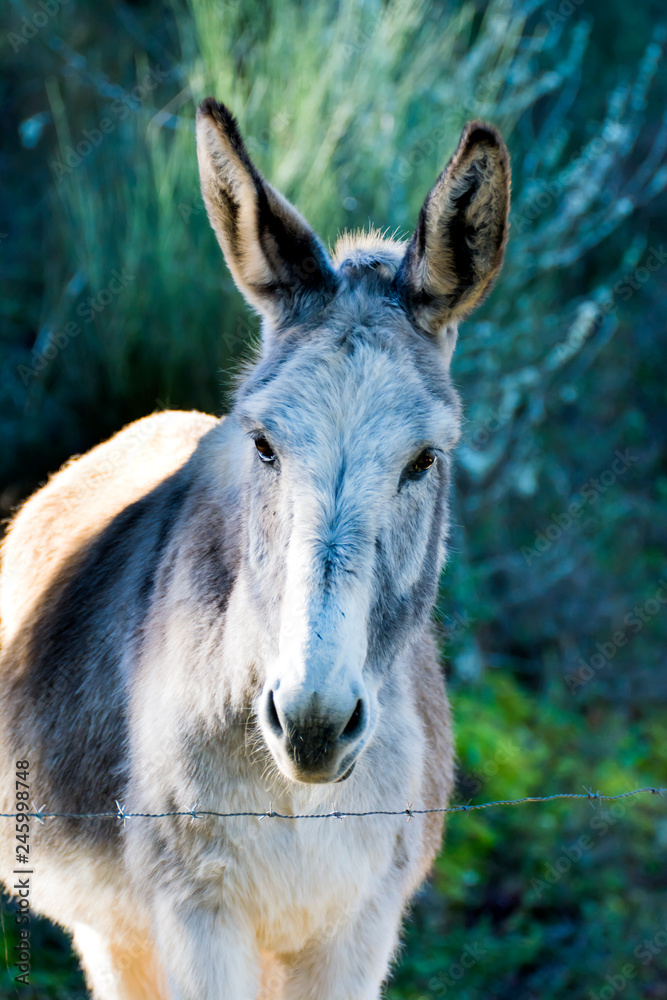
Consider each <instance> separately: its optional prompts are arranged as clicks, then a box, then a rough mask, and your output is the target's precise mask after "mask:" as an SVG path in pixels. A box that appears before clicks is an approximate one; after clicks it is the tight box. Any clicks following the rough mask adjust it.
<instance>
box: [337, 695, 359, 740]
mask: <svg viewBox="0 0 667 1000" xmlns="http://www.w3.org/2000/svg"><path fill="white" fill-rule="evenodd" d="M363 714H364V706H363V702H362V700H361V698H360V699H359V701H358V702H357V704H356V705H355V708H354V712H353V713H352V715H351V716H350V718H349V719H348V720H347V725H346V726H345V729H344V730H343V732H342V733H341V736H356V735H357V733H358V731H359V730H360V729H361V721H362V718H363Z"/></svg>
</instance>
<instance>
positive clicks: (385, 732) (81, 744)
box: [0, 99, 509, 1000]
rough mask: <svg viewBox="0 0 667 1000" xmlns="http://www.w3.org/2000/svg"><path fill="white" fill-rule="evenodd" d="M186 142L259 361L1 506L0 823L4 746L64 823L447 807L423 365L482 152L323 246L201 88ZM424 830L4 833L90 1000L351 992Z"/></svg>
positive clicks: (498, 201)
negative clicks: (374, 225)
mask: <svg viewBox="0 0 667 1000" xmlns="http://www.w3.org/2000/svg"><path fill="white" fill-rule="evenodd" d="M198 150H199V158H200V169H201V175H202V190H203V193H204V198H205V200H206V203H207V208H208V211H209V215H210V218H211V222H212V224H213V227H214V229H215V231H216V233H217V235H218V238H219V240H220V243H221V246H222V247H223V250H224V252H225V255H226V257H227V260H228V263H229V265H230V268H231V270H232V273H233V275H234V278H235V280H236V281H237V283H238V284H239V286H240V287H241V289H242V290H243V292H244V294H246V296H247V298H248V299H249V301H250V302H251V303H252V304H253V305H254V306H255V307H256V308H257V309H258V310H259V311H260V312H261V314H262V317H263V348H262V354H261V356H260V357H259V358H258V360H257V362H256V364H255V365H254V366H253V367H252V369H251V370H250V371H249V372H247V373H246V377H245V378H244V379H243V381H242V383H241V384H240V385H239V388H238V391H237V394H236V399H235V403H234V406H233V408H232V412H231V413H230V414H229V416H228V417H226V418H225V419H224V420H216V419H214V418H212V417H206V416H204V415H201V414H195V413H193V414H185V413H177V412H173V413H163V414H159V415H154V416H152V417H148V418H145V419H144V420H142V421H139V422H137V423H136V424H132V425H130V426H129V427H127V428H125V429H124V430H123V431H121V432H120V433H119V434H118V435H116V437H114V438H112V439H111V440H110V441H108V442H106V443H105V444H102V445H100V446H98V447H97V448H95V449H93V451H92V452H90V453H88V454H87V455H85V456H83V457H82V458H79V459H77V460H75V461H73V462H72V463H69V464H68V465H67V466H65V467H64V468H63V469H62V470H61V471H60V472H59V473H58V474H57V475H55V476H54V477H53V478H52V479H51V480H50V481H49V482H48V483H47V485H46V486H45V487H43V489H42V490H40V491H39V492H38V493H36V494H35V495H34V496H33V497H31V498H30V500H28V502H27V503H26V504H25V505H24V507H23V509H22V510H21V511H19V513H18V514H17V515H16V517H15V519H14V521H13V523H12V525H11V527H10V530H9V532H8V535H7V538H6V540H5V542H4V544H3V558H2V574H1V576H0V597H1V605H0V612H1V616H2V617H1V620H2V660H1V664H0V763H1V770H2V776H1V778H2V780H1V783H0V807H1V809H2V811H11V810H12V807H13V796H12V789H13V788H14V777H13V774H14V770H15V761H16V760H17V759H23V758H27V759H29V760H30V764H31V776H30V781H31V799H32V801H33V802H34V803H37V804H41V803H42V802H44V803H45V804H46V805H47V807H48V809H49V810H56V811H63V812H98V811H108V810H109V809H110V808H113V803H114V801H115V800H116V799H118V800H119V801H121V802H122V803H123V804H124V806H125V808H126V809H128V810H130V811H142V812H155V813H164V812H170V811H177V810H186V809H190V808H191V807H193V806H194V805H197V806H198V807H199V808H200V809H212V810H219V811H229V810H249V811H262V810H265V809H267V808H268V806H269V804H271V803H272V804H273V807H274V809H276V810H277V811H281V812H290V811H292V812H300V813H302V812H311V811H322V810H328V809H330V808H331V807H332V806H333V805H336V806H337V807H338V808H339V809H341V810H369V809H371V810H372V809H402V808H404V807H405V803H406V800H407V801H410V802H413V803H414V804H417V803H418V804H419V805H423V806H435V805H444V804H445V802H446V800H447V797H448V795H449V792H450V789H451V785H452V773H453V750H452V738H451V728H450V722H449V711H448V705H447V700H446V697H445V693H444V689H443V681H442V676H441V671H440V667H439V664H438V657H437V652H436V650H435V646H434V643H433V639H432V637H431V634H430V627H429V615H430V612H431V608H432V606H433V601H434V598H435V593H436V587H437V581H438V576H439V573H440V569H441V567H442V565H443V563H444V560H445V556H446V543H447V534H448V493H449V479H450V464H451V460H450V452H451V449H452V448H453V446H454V445H455V443H456V440H457V437H458V433H459V421H460V415H459V403H458V399H457V396H456V393H455V391H454V389H453V387H452V384H451V380H450V376H449V360H450V357H451V352H452V350H453V347H454V343H455V339H456V322H457V320H458V318H460V316H461V315H462V314H463V313H464V312H466V311H469V309H470V308H471V307H472V305H473V304H474V303H475V302H476V301H477V300H478V299H479V298H480V297H481V296H482V295H483V293H484V291H485V289H486V288H487V286H488V284H489V282H490V281H491V280H492V279H493V277H494V276H495V273H496V271H497V270H498V268H499V266H500V257H501V256H502V246H503V245H504V240H505V232H506V217H507V204H508V191H509V172H508V166H507V158H506V151H505V150H504V146H503V144H502V140H501V139H500V137H499V136H498V135H497V133H496V132H495V131H494V130H492V129H490V128H489V127H486V126H482V125H481V124H480V123H475V124H474V127H473V126H470V127H469V128H468V129H467V130H466V131H465V133H464V136H463V137H462V143H461V145H460V146H459V149H458V150H457V153H456V154H455V157H454V158H453V160H452V162H451V163H450V165H449V166H448V168H447V169H446V171H445V172H444V173H443V175H442V176H441V178H440V179H439V180H438V182H437V184H436V187H435V188H434V192H432V193H431V195H430V196H429V198H428V199H427V201H426V203H425V207H424V209H423V210H422V216H421V217H420V225H419V227H418V230H417V233H416V234H415V237H414V239H413V240H412V241H411V242H410V243H409V244H407V245H406V244H402V243H400V242H396V241H392V240H384V239H382V238H381V237H380V236H379V234H377V233H369V234H357V235H355V236H346V237H344V238H343V239H342V240H340V241H339V244H338V246H337V248H336V251H335V253H334V255H333V257H332V258H330V257H329V255H328V254H327V253H326V251H325V250H324V249H323V247H322V245H321V244H320V242H319V241H318V240H317V237H315V235H314V234H313V233H312V231H311V230H310V229H309V227H308V226H307V224H306V223H305V222H304V220H303V219H301V217H300V216H299V215H298V213H297V212H296V211H295V210H294V209H293V208H292V206H290V205H289V204H288V203H287V202H285V201H284V199H282V198H281V196H280V195H278V194H277V192H275V191H274V190H273V189H272V188H271V187H270V185H268V184H267V182H266V181H264V180H263V178H261V176H260V175H259V173H258V171H257V170H256V168H255V167H254V165H253V164H252V163H251V162H250V160H249V158H248V156H247V153H246V151H245V148H244V146H243V142H242V140H241V137H240V134H239V133H238V129H237V127H236V124H235V122H234V120H233V118H232V117H231V115H230V114H229V112H228V111H227V110H226V109H225V108H224V107H223V106H222V105H218V104H216V102H214V101H212V100H211V99H209V100H208V101H206V102H204V104H203V105H202V108H201V109H200V114H199V119H198ZM452 220H453V221H452ZM438 233H439V234H440V240H441V242H440V244H439V243H438V239H437V238H436V235H434V234H438ZM457 234H459V235H460V234H463V236H462V238H463V239H464V240H465V242H466V245H465V247H463V248H462V247H460V246H457V245H455V242H456V241H455V237H456V235H457ZM485 241H486V242H485ZM499 248H500V249H499ZM456 261H459V262H461V261H463V262H464V264H465V274H463V273H459V274H457V273H455V272H452V271H451V268H452V267H453V264H454V263H455V262H456ZM438 283H439V284H438ZM258 435H259V436H263V437H265V438H266V439H267V440H268V442H269V444H270V446H271V447H272V448H273V449H274V453H275V456H276V457H275V458H274V459H273V460H272V461H266V462H263V461H262V460H261V458H260V455H259V454H258V451H257V450H256V447H255V443H254V440H253V436H254V437H257V436H258ZM260 444H261V447H262V448H264V444H262V443H261V442H260ZM424 449H431V450H432V453H433V454H432V456H431V457H434V462H433V465H432V467H431V468H425V469H424V470H423V471H422V472H417V471H416V469H415V466H414V462H415V460H416V459H417V457H418V456H420V455H422V453H423V452H424ZM265 450H266V449H265ZM267 454H268V452H267ZM429 454H430V453H429ZM429 460H430V459H429ZM427 464H428V463H427ZM441 834H442V819H441V818H439V817H437V816H432V817H428V818H423V819H419V820H417V821H415V822H413V823H411V824H409V825H408V826H406V825H405V822H404V821H402V822H401V820H400V819H395V818H391V817H383V818H369V819H367V820H358V821H353V820H350V821H347V822H345V823H342V824H341V823H333V822H329V821H326V822H317V821H299V822H295V823H289V822H284V823H282V822H278V821H275V820H273V821H272V820H267V821H266V822H265V823H263V824H262V823H259V822H258V821H257V820H253V819H229V820H225V821H222V820H218V819H212V818H204V817H202V818H200V819H198V820H196V821H194V820H192V819H190V818H182V817H181V818H179V817H164V818H162V819H146V820H133V821H130V822H129V824H128V827H127V829H125V830H124V831H123V830H122V828H121V827H120V825H119V824H118V823H116V822H115V821H101V820H98V819H89V820H85V821H83V820H69V821H67V820H50V821H48V822H47V824H45V825H44V827H37V826H33V829H32V831H31V838H32V839H31V843H32V850H33V852H34V857H35V859H36V861H35V866H36V867H35V871H36V874H35V876H34V880H33V901H34V905H35V906H36V908H37V909H38V910H39V911H40V912H42V913H44V914H46V915H47V916H49V917H50V918H51V919H53V920H55V921H58V922H59V923H61V924H62V925H63V926H65V927H66V928H68V929H70V930H72V931H73V932H74V943H75V946H76V947H77V949H78V951H79V953H80V955H81V958H82V962H83V964H84V967H85V969H86V973H87V976H88V982H89V985H90V988H91V990H92V992H93V995H94V997H95V998H97V1000H149V998H150V1000H222V998H223V997H224V998H225V1000H253V998H255V997H262V998H263V1000H268V998H273V1000H279V998H281V1000H352V998H354V1000H377V997H378V996H379V990H380V988H381V984H382V982H383V980H384V979H385V977H386V975H387V972H388V968H389V965H390V962H391V959H392V956H393V954H394V950H395V947H396V942H397V936H398V932H399V927H400V919H401V913H402V911H403V908H404V906H405V904H406V902H407V901H408V900H409V898H410V897H411V895H412V893H413V892H414V890H415V888H416V887H417V886H418V884H419V883H420V881H421V880H422V879H423V877H424V876H425V874H426V873H427V872H428V869H429V867H430V865H431V863H432V860H433V858H434V856H435V853H436V851H437V850H438V847H439V844H440V839H441ZM0 836H1V837H2V840H1V842H0V843H1V847H2V869H1V871H0V874H2V877H3V879H4V880H5V884H6V885H8V886H10V885H11V883H12V875H11V870H12V867H13V864H12V854H13V842H12V832H11V828H10V825H9V824H7V825H6V826H3V827H1V828H0Z"/></svg>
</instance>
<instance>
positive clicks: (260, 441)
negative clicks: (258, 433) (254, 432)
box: [255, 437, 276, 462]
mask: <svg viewBox="0 0 667 1000" xmlns="http://www.w3.org/2000/svg"><path fill="white" fill-rule="evenodd" d="M255 448H256V449H257V451H258V452H259V457H260V458H261V460H262V461H263V462H273V461H275V457H276V453H275V451H274V450H273V448H272V447H271V445H270V444H269V442H268V441H267V440H266V438H265V437H258V438H255Z"/></svg>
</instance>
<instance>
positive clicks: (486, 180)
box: [396, 121, 510, 335]
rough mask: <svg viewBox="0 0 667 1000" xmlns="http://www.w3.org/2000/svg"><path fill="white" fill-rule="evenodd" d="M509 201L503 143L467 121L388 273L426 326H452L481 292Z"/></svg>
mask: <svg viewBox="0 0 667 1000" xmlns="http://www.w3.org/2000/svg"><path fill="white" fill-rule="evenodd" d="M509 203H510V165H509V155H508V152H507V147H506V146H505V143H504V142H503V140H502V138H501V136H500V133H499V132H498V131H497V130H496V129H495V128H494V127H493V126H492V125H486V124H484V122H479V121H474V122H470V123H469V124H468V125H466V127H465V129H464V130H463V134H462V135H461V139H460V141H459V144H458V148H457V150H456V152H455V153H454V155H453V157H452V158H451V160H450V161H449V163H448V164H447V166H446V167H445V169H444V170H443V172H442V173H441V174H440V177H439V178H438V180H437V181H436V184H435V187H434V188H433V189H432V191H431V193H430V194H429V195H428V197H427V199H426V201H425V202H424V205H423V206H422V209H421V212H420V213H419V222H418V224H417V229H416V231H415V234H414V236H413V237H412V239H411V240H410V242H409V244H408V247H407V250H406V252H405V256H404V258H403V261H402V263H401V265H400V268H399V271H398V274H397V276H396V286H397V288H398V290H399V291H400V293H401V296H402V298H403V300H404V302H405V305H406V307H407V309H408V311H409V312H410V313H411V315H412V316H413V319H414V320H415V322H416V323H417V325H418V326H420V327H421V328H422V329H423V330H425V331H426V332H427V333H429V334H432V335H437V334H438V333H439V332H440V331H441V330H442V329H443V328H444V327H446V326H455V325H456V323H457V322H458V321H459V320H461V319H464V318H465V316H467V315H468V314H469V313H470V312H472V310H473V309H474V308H475V306H477V305H478V304H479V303H480V302H481V301H482V299H483V297H484V295H485V294H486V292H488V290H489V288H490V287H491V284H492V282H493V280H494V278H495V277H496V275H497V274H498V272H499V270H500V267H501V264H502V260H503V253H504V250H505V243H506V241H507V230H508V222H507V216H508V212H509Z"/></svg>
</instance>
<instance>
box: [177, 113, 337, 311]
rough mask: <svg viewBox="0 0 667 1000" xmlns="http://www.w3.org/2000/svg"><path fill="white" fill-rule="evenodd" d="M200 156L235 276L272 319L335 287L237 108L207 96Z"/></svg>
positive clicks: (215, 222) (324, 258)
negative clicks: (250, 148)
mask: <svg viewBox="0 0 667 1000" xmlns="http://www.w3.org/2000/svg"><path fill="white" fill-rule="evenodd" d="M197 158H198V160H199V177H200V180H201V190H202V195H203V197H204V203H205V205H206V210H207V212H208V217H209V220H210V222H211V225H212V226H213V229H214V230H215V234H216V236H217V237H218V242H219V243H220V246H221V247H222V252H223V253H224V255H225V259H226V261H227V264H228V265H229V269H230V271H231V272H232V277H233V278H234V281H235V282H236V284H237V286H238V288H239V289H240V290H241V292H242V293H243V295H244V296H245V298H246V299H247V300H248V302H249V303H250V304H251V305H252V306H254V308H255V309H256V310H257V311H258V312H259V313H261V314H262V315H263V316H265V317H266V318H267V319H268V320H269V321H270V322H271V323H272V324H276V325H279V324H280V323H281V322H283V321H285V320H287V319H288V318H289V315H290V312H291V311H292V309H293V308H294V307H295V304H296V303H297V302H298V304H299V306H300V307H301V308H302V307H303V306H304V305H306V304H307V301H306V300H307V298H308V297H309V296H310V298H311V299H313V300H314V301H317V300H322V299H324V298H326V297H328V296H329V295H330V294H332V293H333V291H334V290H335V285H336V277H335V273H334V270H333V266H332V264H331V261H330V259H329V256H328V254H327V253H326V251H325V249H324V247H323V246H322V244H321V243H320V241H319V240H318V238H317V237H316V236H315V234H314V232H313V231H312V229H311V228H310V226H309V225H308V223H307V222H306V221H305V220H304V219H303V218H302V217H301V216H300V215H299V213H298V212H297V210H296V209H295V208H294V207H293V206H292V205H290V203H289V202H288V201H287V200H286V199H285V198H283V197H282V195H280V194H279V193H278V192H277V191H276V190H275V189H274V188H273V187H272V186H271V185H270V184H269V183H267V181H265V180H264V178H263V177H262V176H261V174H260V173H259V171H258V170H257V168H256V167H255V165H254V163H253V162H252V160H251V159H250V157H249V156H248V153H247V151H246V148H245V146H244V144H243V139H242V138H241V134H240V132H239V130H238V126H237V124H236V121H235V119H234V116H233V115H232V114H231V112H230V111H229V110H228V109H227V108H226V107H225V106H224V104H219V103H218V102H217V101H216V100H214V98H212V97H207V98H206V100H205V101H203V102H202V103H201V104H200V106H199V109H198V111H197Z"/></svg>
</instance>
